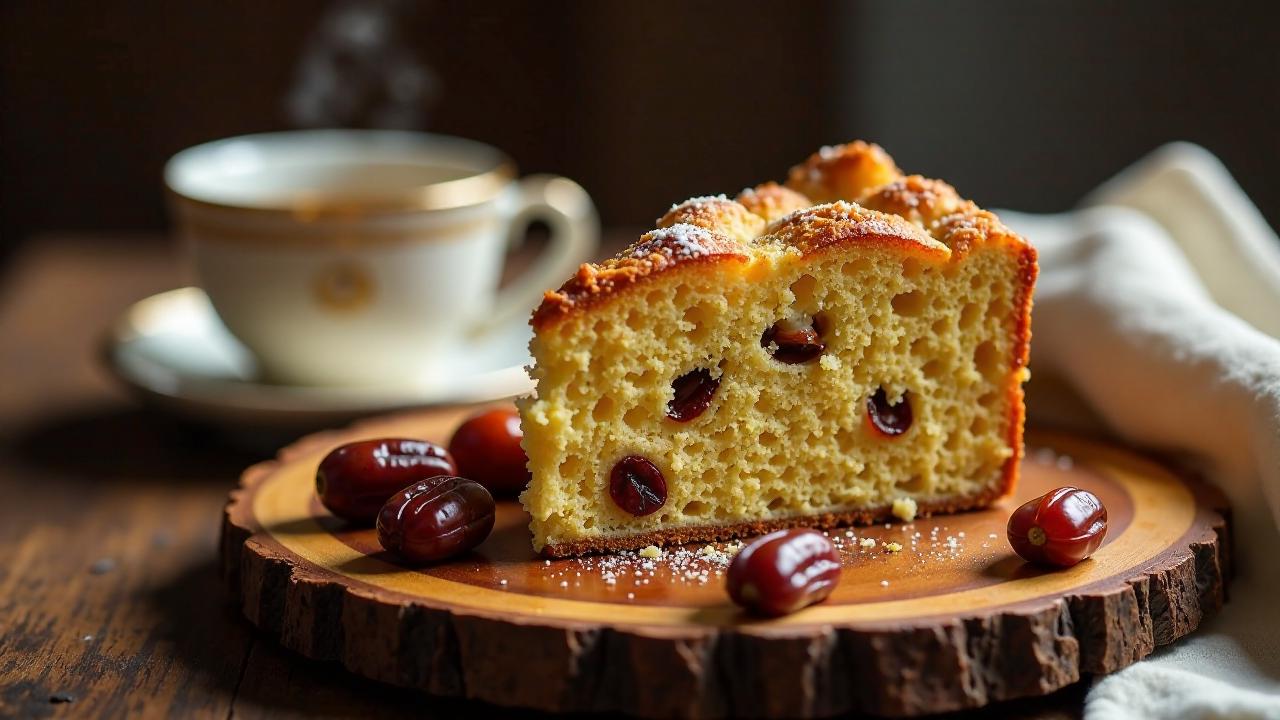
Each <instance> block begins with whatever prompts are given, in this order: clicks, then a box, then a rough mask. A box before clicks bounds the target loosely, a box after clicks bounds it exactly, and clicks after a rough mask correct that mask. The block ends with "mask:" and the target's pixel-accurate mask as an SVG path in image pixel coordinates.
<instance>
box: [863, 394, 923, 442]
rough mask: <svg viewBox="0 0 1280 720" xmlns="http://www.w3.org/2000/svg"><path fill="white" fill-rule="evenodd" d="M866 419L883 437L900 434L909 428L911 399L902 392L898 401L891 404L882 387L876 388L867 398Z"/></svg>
mask: <svg viewBox="0 0 1280 720" xmlns="http://www.w3.org/2000/svg"><path fill="white" fill-rule="evenodd" d="M867 420H869V421H870V422H871V427H873V428H875V430H876V432H878V433H880V434H881V435H884V436H885V437H896V436H898V435H901V434H903V433H905V432H906V431H908V430H910V429H911V422H912V413H911V399H910V398H909V397H908V394H907V393H905V392H904V393H903V394H902V398H901V399H899V400H898V403H897V404H896V405H891V404H889V397H888V395H887V394H886V393H885V391H884V388H877V389H876V391H875V392H874V393H872V395H871V397H869V398H867Z"/></svg>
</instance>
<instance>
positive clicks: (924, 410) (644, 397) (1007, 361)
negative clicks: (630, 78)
mask: <svg viewBox="0 0 1280 720" xmlns="http://www.w3.org/2000/svg"><path fill="white" fill-rule="evenodd" d="M656 224H657V226H658V227H657V229H655V230H654V231H652V232H650V233H646V234H645V235H644V236H642V237H641V238H640V240H639V241H637V243H636V244H635V245H633V246H632V247H630V248H628V249H627V250H625V251H623V252H622V253H620V254H619V255H618V256H617V257H615V258H612V259H610V260H607V261H605V262H603V263H600V264H588V265H583V266H582V268H580V270H579V272H578V273H577V274H576V275H575V276H574V277H573V278H571V279H570V280H569V281H568V282H566V283H565V284H564V285H563V286H562V287H561V288H559V289H558V290H556V291H554V292H549V293H548V294H547V295H546V297H545V299H544V301H543V303H542V305H541V306H540V307H539V308H538V310H537V311H536V312H535V314H534V317H533V321H532V322H533V325H534V329H535V337H534V339H533V341H532V343H531V351H532V354H533V357H534V360H535V363H534V366H533V368H532V370H531V374H532V376H533V378H534V380H535V381H536V383H537V390H536V394H535V395H534V396H532V397H528V398H524V399H522V400H521V401H519V403H518V404H519V406H520V410H521V415H522V421H523V427H524V432H525V439H524V447H525V450H526V452H527V454H528V456H529V467H530V470H531V471H532V474H533V479H532V481H531V483H530V485H529V487H528V489H527V490H526V491H525V493H524V494H523V495H522V500H523V502H524V504H525V507H526V509H527V510H528V511H529V513H530V515H531V518H532V521H531V529H532V531H533V536H534V546H535V549H537V550H539V551H542V552H544V553H546V554H548V555H564V554H577V553H581V552H590V551H599V550H618V549H623V548H631V549H636V548H645V546H649V545H653V546H655V549H656V546H659V545H664V544H670V543H673V542H691V541H698V540H717V539H727V538H729V537H734V536H746V535H749V534H754V533H756V532H759V531H763V530H765V529H767V528H776V527H785V526H788V525H811V526H831V525H836V524H841V523H848V522H870V521H878V520H883V519H888V518H890V517H897V518H899V519H902V520H904V521H910V520H912V519H914V518H915V517H916V516H917V515H918V514H919V515H927V514H930V513H933V512H949V511H954V510H958V509H966V508H972V507H981V506H984V505H986V504H989V503H990V502H991V501H992V500H994V499H995V498H997V497H999V496H1001V495H1002V494H1004V493H1006V492H1008V491H1009V489H1011V487H1012V485H1013V483H1014V481H1015V479H1016V471H1017V461H1018V458H1019V457H1020V456H1021V452H1022V420H1023V399H1022V382H1023V381H1024V379H1025V377H1026V372H1025V364H1026V360H1027V355H1028V342H1029V339H1030V325H1029V323H1030V304H1031V288H1032V285H1033V283H1034V280H1035V276H1036V272H1037V269H1036V263H1035V251H1034V250H1033V249H1032V248H1031V247H1030V245H1028V244H1027V243H1026V242H1025V241H1024V240H1023V239H1022V238H1020V237H1019V236H1017V235H1016V234H1014V233H1012V232H1011V231H1009V230H1008V229H1007V228H1005V227H1004V226H1003V225H1002V224H1001V223H1000V222H999V220H998V219H997V218H996V217H995V216H994V215H992V214H991V213H988V212H986V211H984V210H981V209H980V208H978V207H977V206H976V205H974V204H973V203H972V202H969V201H967V200H964V199H962V198H961V197H960V196H959V195H957V194H956V191H955V190H954V189H953V188H951V186H950V185H947V184H946V183H943V182H941V181H937V180H929V179H926V178H922V177H919V176H904V175H903V174H902V173H901V171H899V170H898V168H897V166H896V165H895V164H894V163H893V160H892V159H891V158H889V156H888V155H887V154H886V153H885V152H884V151H883V150H881V149H880V148H879V147H877V146H875V145H870V144H866V143H850V144H848V145H844V146H837V147H832V148H824V149H823V150H821V151H819V152H818V153H815V155H814V156H813V157H811V158H810V159H809V160H807V161H806V162H805V163H802V164H801V165H799V166H797V167H796V168H793V169H792V171H791V173H790V175H789V176H788V181H787V183H786V184H785V185H779V184H776V183H765V184H763V185H760V186H757V187H756V188H752V189H749V190H744V191H743V192H742V193H740V194H739V195H738V196H737V197H736V198H735V199H729V198H728V197H727V196H714V197H704V198H695V199H692V200H689V201H686V202H684V203H679V204H677V205H675V206H673V207H672V208H671V210H670V211H668V212H667V213H666V214H664V215H663V217H661V218H659V220H658V221H657V223H656ZM780 320H791V321H794V322H796V323H801V324H807V325H812V326H813V327H814V328H818V329H820V332H821V341H822V343H823V344H824V346H825V348H824V350H823V352H822V354H821V356H820V357H819V358H817V359H815V360H814V361H812V362H805V363H799V364H786V363H782V362H779V361H778V360H777V359H775V358H774V357H773V356H772V355H771V353H770V348H769V347H766V346H762V344H761V339H762V335H763V333H764V332H765V331H766V330H768V329H769V328H771V327H773V326H774V324H775V323H777V322H778V321H780ZM693 371H705V373H706V374H707V375H709V376H710V377H711V378H713V379H714V380H715V381H716V382H718V386H717V388H716V389H715V392H714V395H713V396H712V398H711V402H710V405H709V406H708V407H707V409H706V410H705V411H704V412H702V413H701V414H700V415H698V416H697V417H696V418H694V419H693V420H691V421H689V422H685V423H681V422H677V421H675V420H673V419H672V418H671V417H669V416H668V406H669V403H671V402H672V400H673V398H674V395H675V389H674V387H673V383H675V381H676V380H677V379H678V378H680V377H682V376H685V375H686V374H688V373H691V372H693ZM879 391H883V396H884V398H886V399H887V400H888V402H889V403H890V405H891V406H894V407H896V406H898V404H899V403H902V402H906V403H908V404H909V408H910V412H911V417H912V421H911V424H910V427H909V428H908V429H907V430H906V431H905V432H903V433H902V434H900V435H894V436H889V435H886V434H884V433H883V432H881V431H880V430H877V428H876V426H875V425H874V424H873V423H872V422H871V420H870V419H869V416H868V406H869V400H870V399H871V398H872V397H873V396H875V395H876V394H877V393H878V392H879ZM627 455H639V456H642V457H644V458H646V459H648V460H649V461H650V462H652V463H653V464H654V465H655V466H656V467H657V468H658V469H659V470H660V471H661V472H662V474H663V477H664V479H665V482H666V487H667V496H666V500H665V503H664V504H663V505H662V507H661V508H659V509H658V511H656V512H654V513H652V514H649V515H645V516H642V517H636V516H632V515H630V514H629V513H627V512H626V511H624V510H622V509H621V508H619V507H618V506H617V504H616V503H615V502H614V501H613V499H612V498H611V496H610V492H609V477H610V471H611V469H612V467H613V466H614V464H615V463H616V462H617V461H618V460H619V459H620V458H622V457H624V456H627ZM645 551H648V548H646V549H645Z"/></svg>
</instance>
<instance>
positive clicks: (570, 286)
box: [531, 223, 750, 329]
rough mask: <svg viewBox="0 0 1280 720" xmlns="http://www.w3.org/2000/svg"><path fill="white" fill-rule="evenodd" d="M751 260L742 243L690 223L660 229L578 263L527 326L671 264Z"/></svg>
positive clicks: (560, 315)
mask: <svg viewBox="0 0 1280 720" xmlns="http://www.w3.org/2000/svg"><path fill="white" fill-rule="evenodd" d="M749 259H750V258H749V257H748V256H747V255H746V254H745V253H744V251H743V248H742V245H741V244H740V243H738V242H735V241H734V240H731V239H730V238H728V237H725V236H724V235H721V234H719V233H717V232H713V231H711V230H707V229H705V228H701V227H697V226H695V225H690V224H688V223H678V224H674V225H671V226H670V227H666V228H659V229H657V230H654V231H652V232H648V233H645V234H644V235H642V236H641V237H640V240H639V241H638V242H636V243H635V244H634V245H632V246H631V247H629V248H627V249H626V250H624V251H623V252H621V253H620V254H618V255H617V256H616V257H613V258H610V259H608V260H606V261H604V262H603V263H599V264H595V263H583V264H582V265H580V266H579V267H578V272H577V273H576V274H575V275H574V276H573V277H572V278H570V279H569V281H568V282H566V283H565V284H564V285H562V286H561V287H560V289H559V290H554V291H548V292H547V293H546V294H544V295H543V297H542V304H541V305H539V306H538V309H537V310H535V311H534V313H533V320H532V321H531V324H532V325H533V326H534V327H535V328H539V329H541V328H543V327H546V326H548V325H550V324H552V323H554V322H556V321H557V320H559V319H562V318H563V317H564V316H566V315H568V314H569V313H571V312H581V311H582V310H584V309H586V308H588V307H590V306H591V305H594V304H595V303H597V302H600V301H601V300H604V299H605V298H608V297H611V296H613V295H615V294H617V293H618V292H619V291H621V290H623V289H625V288H628V287H631V286H633V285H635V284H637V283H639V282H641V281H643V280H644V279H645V278H648V277H652V276H655V275H658V274H659V273H662V272H665V271H667V270H670V269H671V268H674V267H678V266H681V267H682V266H687V265H694V264H699V263H717V262H726V261H737V262H746V261H747V260H749Z"/></svg>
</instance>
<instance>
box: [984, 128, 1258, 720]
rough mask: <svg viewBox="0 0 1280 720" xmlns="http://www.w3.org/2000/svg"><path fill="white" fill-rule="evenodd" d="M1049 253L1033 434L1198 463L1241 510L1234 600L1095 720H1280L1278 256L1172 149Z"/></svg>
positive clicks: (1130, 673)
mask: <svg viewBox="0 0 1280 720" xmlns="http://www.w3.org/2000/svg"><path fill="white" fill-rule="evenodd" d="M1001 217H1002V219H1004V220H1005V221H1006V222H1007V223H1008V224H1009V225H1010V226H1012V227H1013V228H1015V229H1016V230H1018V231H1019V232H1021V233H1023V234H1024V235H1025V236H1026V237H1027V238H1029V239H1030V240H1031V242H1032V243H1033V244H1034V245H1036V247H1037V248H1038V249H1039V251H1040V266H1041V276H1040V281H1039V285H1038V287H1037V290H1036V296H1035V310H1034V316H1033V321H1032V330H1033V333H1034V340H1033V341H1032V357H1031V369H1032V380H1031V384H1030V386H1029V389H1028V398H1029V400H1028V409H1029V413H1030V416H1031V420H1032V422H1039V423H1042V424H1050V425H1055V426H1059V427H1061V426H1069V427H1074V428H1077V429H1082V430H1087V431H1092V432H1098V431H1103V432H1106V433H1110V434H1111V435H1113V436H1115V437H1118V438H1121V439H1123V440H1125V441H1128V442H1130V443H1133V444H1135V445H1138V446H1142V447H1149V448H1158V449H1161V450H1166V451H1174V452H1178V453H1181V454H1183V455H1185V456H1186V457H1188V458H1191V459H1194V460H1195V461H1196V462H1198V463H1199V465H1200V466H1201V468H1202V469H1203V471H1204V474H1205V476H1206V477H1208V478H1210V479H1212V480H1213V481H1214V482H1215V483H1216V484H1218V485H1219V486H1220V487H1221V488H1222V490H1223V491H1224V492H1225V493H1226V494H1227V496H1228V497H1229V498H1230V500H1231V503H1232V507H1233V512H1234V520H1235V528H1234V537H1235V551H1236V555H1235V557H1236V562H1237V565H1236V573H1237V574H1236V578H1235V580H1234V582H1233V584H1232V585H1231V587H1230V595H1231V597H1230V601H1229V602H1228V603H1227V604H1226V606H1225V607H1224V608H1223V610H1222V612H1221V613H1220V614H1219V615H1217V616H1216V617H1214V618H1212V619H1210V620H1208V621H1207V622H1205V623H1204V624H1203V625H1202V626H1201V628H1200V629H1199V630H1198V631H1196V632H1195V633H1194V634H1192V635H1191V636H1189V637H1186V638H1183V639H1182V640H1180V641H1178V642H1177V643H1175V644H1173V645H1172V646H1170V647H1167V648H1163V649H1159V650H1157V651H1156V652H1155V653H1154V654H1153V655H1151V656H1150V657H1149V658H1148V659H1146V660H1144V661H1142V662H1139V663H1137V664H1135V665H1133V666H1131V667H1129V668H1126V669H1125V670H1122V671H1120V672H1117V673H1115V674H1113V675H1110V676H1108V677H1104V678H1101V679H1100V680H1098V681H1097V682H1096V683H1095V684H1094V686H1093V688H1092V690H1091V691H1090V692H1089V695H1088V698H1087V700H1086V705H1085V718H1086V720H1113V719H1120V718H1125V719H1127V718H1276V719H1280V340H1277V338H1278V337H1280V240H1278V239H1277V238H1276V235H1275V233H1274V232H1272V230H1271V229H1270V228H1269V227H1268V226H1267V223H1266V222H1265V220H1264V219H1263V218H1262V216H1261V214H1260V213H1259V212H1258V210H1257V208H1256V207H1254V205H1253V204H1252V203H1251V202H1250V201H1249V199H1248V197H1247V196H1246V195H1245V194H1244V192H1243V191H1242V190H1241V188H1240V187H1239V186H1238V185H1237V184H1236V183H1235V181H1234V180H1232V178H1231V176H1230V174H1228V172H1227V171H1226V169H1225V168H1224V167H1223V166H1222V164H1221V163H1220V162H1219V161H1218V160H1217V158H1215V157H1214V156H1212V155H1211V154H1209V153H1208V152H1207V151H1205V150H1203V149H1201V148H1199V147H1196V146H1194V145H1187V144H1174V145H1169V146H1166V147H1164V148H1161V149H1160V150H1158V151H1156V152H1155V153H1153V154H1152V155H1150V156H1149V157H1147V158H1145V159H1144V160H1142V161H1141V162H1139V163H1138V164H1136V165H1135V166H1133V167H1132V168H1130V169H1128V170H1126V171H1125V172H1123V173H1121V174H1120V175H1119V176H1117V177H1116V178H1115V179H1113V180H1111V181H1109V182H1108V183H1106V184H1105V185H1103V186H1102V187H1100V188H1099V189H1098V190H1097V191H1095V192H1094V193H1093V194H1092V195H1090V196H1089V197H1088V198H1087V199H1086V201H1085V202H1084V203H1083V205H1082V209H1080V210H1078V211H1075V212H1071V213H1065V214H1061V215H1050V216H1044V215H1040V216H1037V215H1023V214H1019V213H1001Z"/></svg>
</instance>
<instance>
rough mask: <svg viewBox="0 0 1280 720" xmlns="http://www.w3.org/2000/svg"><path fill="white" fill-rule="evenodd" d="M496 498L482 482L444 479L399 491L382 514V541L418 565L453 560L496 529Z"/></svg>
mask: <svg viewBox="0 0 1280 720" xmlns="http://www.w3.org/2000/svg"><path fill="white" fill-rule="evenodd" d="M493 520H494V504H493V496H492V495H490V494H489V491H488V490H486V489H485V488H484V486H483V485H481V484H480V483H478V482H475V481H473V480H468V479H466V478H460V477H451V476H447V475H441V476H439V477H433V478H430V479H428V480H423V481H421V482H418V483H415V484H414V485H413V486H412V487H407V488H405V489H404V490H402V491H400V492H398V493H396V494H395V495H394V496H392V498H391V499H390V500H388V501H387V504H386V505H383V506H382V511H381V512H380V513H378V542H379V543H381V544H382V547H383V548H385V549H386V550H388V551H390V552H392V553H395V554H396V555H398V556H400V557H401V558H402V559H404V560H406V561H408V562H410V563H412V564H414V565H424V564H427V563H434V562H439V561H441V560H447V559H449V558H451V557H455V556H458V555H461V554H463V553H465V552H467V551H468V550H470V549H471V548H473V547H475V546H477V545H479V544H480V543H482V542H484V539H485V538H487V537H489V533H490V532H491V531H492V530H493Z"/></svg>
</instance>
